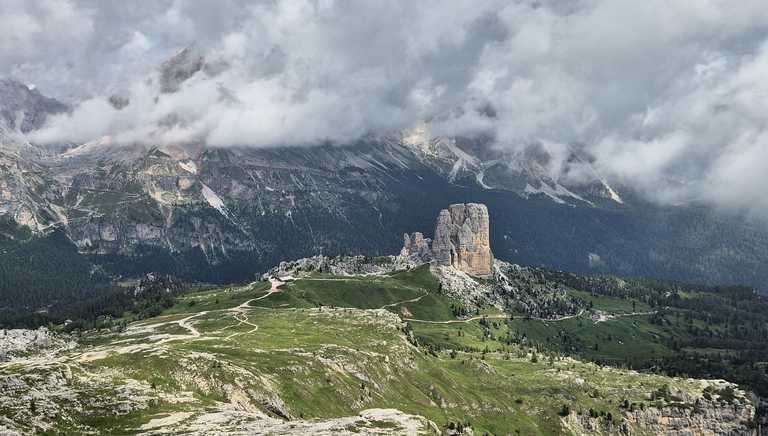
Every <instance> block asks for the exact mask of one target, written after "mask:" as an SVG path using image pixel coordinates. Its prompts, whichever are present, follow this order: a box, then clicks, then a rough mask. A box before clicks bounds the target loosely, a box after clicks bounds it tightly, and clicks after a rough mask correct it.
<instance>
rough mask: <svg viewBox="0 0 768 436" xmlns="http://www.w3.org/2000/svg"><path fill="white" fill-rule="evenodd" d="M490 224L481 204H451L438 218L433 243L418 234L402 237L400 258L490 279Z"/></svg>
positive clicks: (491, 265)
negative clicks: (447, 267) (430, 263)
mask: <svg viewBox="0 0 768 436" xmlns="http://www.w3.org/2000/svg"><path fill="white" fill-rule="evenodd" d="M489 222H490V219H489V215H488V208H487V207H486V206H485V205H484V204H477V203H467V204H464V203H459V204H452V205H450V206H448V209H443V210H441V211H440V214H439V215H438V216H437V223H436V224H435V237H434V239H433V240H431V241H430V240H429V239H427V238H424V235H422V234H421V233H419V232H416V233H413V234H411V235H405V236H404V238H403V239H404V243H403V249H402V250H401V251H400V257H402V258H405V259H410V260H414V261H422V262H429V261H431V262H433V263H434V264H436V265H442V266H451V267H454V268H456V269H457V270H459V271H462V272H464V273H467V274H470V275H472V276H476V277H491V276H492V275H493V254H492V253H491V244H490V230H489V228H490V227H489ZM430 243H431V245H430Z"/></svg>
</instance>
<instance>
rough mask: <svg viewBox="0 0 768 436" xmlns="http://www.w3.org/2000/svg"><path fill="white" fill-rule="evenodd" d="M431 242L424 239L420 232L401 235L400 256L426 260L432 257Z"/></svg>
mask: <svg viewBox="0 0 768 436" xmlns="http://www.w3.org/2000/svg"><path fill="white" fill-rule="evenodd" d="M430 242H431V240H430V239H429V238H425V237H424V235H423V234H422V233H421V232H415V233H411V234H410V235H408V234H405V235H403V249H402V250H400V256H401V257H405V258H410V259H414V260H428V259H429V258H430V257H431V255H432V249H431V248H430V246H429V244H430Z"/></svg>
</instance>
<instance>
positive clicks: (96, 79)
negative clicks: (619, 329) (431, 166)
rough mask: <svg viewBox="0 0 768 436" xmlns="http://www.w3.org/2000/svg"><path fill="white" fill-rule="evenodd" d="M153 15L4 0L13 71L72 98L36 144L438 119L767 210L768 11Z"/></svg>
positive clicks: (424, 5)
mask: <svg viewBox="0 0 768 436" xmlns="http://www.w3.org/2000/svg"><path fill="white" fill-rule="evenodd" d="M142 5H143V6H142V7H141V8H137V7H135V6H132V5H131V4H129V3H127V2H122V1H100V0H82V1H60V0H57V1H54V0H36V1H24V0H9V1H6V2H4V5H3V11H2V12H0V28H3V29H13V31H12V32H5V34H6V35H7V34H11V35H12V36H11V37H7V36H3V38H2V39H0V74H2V75H8V76H12V77H15V78H17V79H20V80H23V81H25V82H31V83H34V84H36V85H37V86H38V87H39V88H40V89H41V91H42V92H43V93H46V94H49V95H53V96H55V97H59V98H61V99H64V100H67V101H69V102H75V103H78V105H77V109H76V110H75V111H74V112H73V113H72V114H71V115H69V116H64V117H60V118H57V119H55V120H53V122H52V123H51V124H50V125H49V126H48V127H47V128H46V129H44V130H43V131H41V132H38V134H37V138H36V139H38V140H41V141H61V140H68V141H75V142H85V141H90V140H93V139H96V138H98V137H100V136H102V135H111V136H112V137H113V138H115V139H116V140H118V141H124V142H147V143H157V144H167V143H180V142H198V143H207V144H209V145H211V146H230V145H248V146H270V145H311V144H317V143H322V142H326V141H331V142H347V141H351V140H354V139H356V138H359V137H360V136H362V135H366V134H370V133H380V132H389V131H393V130H398V129H402V128H405V127H410V126H412V125H413V124H414V123H415V122H416V121H418V120H422V119H430V120H432V123H433V131H436V132H439V133H443V134H451V135H472V134H478V133H483V134H491V135H492V136H493V137H494V138H495V141H496V146H498V147H506V148H511V149H524V148H525V147H526V146H528V145H530V144H533V143H545V144H549V146H548V148H550V149H555V150H565V149H568V148H578V149H579V150H580V151H581V152H582V153H583V154H584V155H585V156H589V157H590V158H591V159H593V164H594V166H595V167H596V168H597V169H598V170H599V171H600V172H601V173H602V174H604V175H605V176H606V177H608V178H609V179H611V180H614V181H618V182H622V183H625V184H627V185H630V186H632V187H634V188H635V189H637V190H638V191H640V192H641V193H645V194H646V195H647V196H649V197H650V198H653V199H655V200H658V201H663V202H667V203H679V202H685V201H690V200H697V201H704V202H708V203H711V204H715V205H719V206H723V207H725V208H728V209H732V210H740V211H742V210H746V211H749V212H752V213H755V214H758V215H760V216H763V217H768V196H765V195H762V192H761V189H760V188H761V187H762V186H763V185H765V184H766V183H768V111H766V108H767V107H768V80H766V78H767V77H768V8H766V7H765V4H764V2H763V1H759V0H744V1H740V2H738V4H734V3H733V2H728V1H721V0H701V1H696V2H671V1H667V0H647V1H643V2H637V1H633V0H570V1H562V0H561V1H512V2H510V1H493V0H488V1H485V0H481V1H477V0H473V1H461V0H457V1H452V2H444V1H438V0H425V1H419V2H413V1H406V0H400V1H398V0H395V1H391V2H378V1H354V2H345V1H333V0H315V1H310V0H295V1H279V2H273V1H265V2H260V3H251V2H240V1H217V2H193V1H170V0H166V1H162V0H161V1H154V2H144V3H142ZM191 44H194V47H195V50H197V51H198V52H199V53H200V54H201V55H203V56H204V57H205V67H204V68H203V69H202V70H201V71H200V72H198V73H196V74H194V75H192V77H191V78H189V79H188V80H186V81H184V82H183V83H181V84H180V85H179V90H178V91H177V92H174V93H162V92H160V77H159V72H158V65H160V64H162V62H163V61H164V60H166V59H168V58H169V57H170V56H171V55H173V54H174V53H175V52H177V51H178V50H179V49H180V48H183V47H187V46H190V45H191ZM112 95H120V96H121V97H124V98H127V99H128V100H129V101H130V104H129V105H128V106H126V107H124V108H123V109H121V110H117V109H116V108H115V107H114V106H113V105H111V104H109V103H108V102H107V99H108V98H109V96H112Z"/></svg>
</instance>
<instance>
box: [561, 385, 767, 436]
mask: <svg viewBox="0 0 768 436" xmlns="http://www.w3.org/2000/svg"><path fill="white" fill-rule="evenodd" d="M703 383H705V384H708V385H709V386H711V387H719V388H720V389H721V390H720V391H718V390H717V389H715V390H710V392H724V391H726V390H727V391H729V392H731V396H732V397H733V398H728V397H722V396H720V395H717V394H714V395H709V396H708V397H705V396H702V395H700V394H699V393H691V392H683V391H675V392H674V394H675V395H677V396H679V398H678V400H679V401H676V402H671V403H670V402H664V403H663V404H659V403H660V402H658V401H657V404H656V405H655V406H650V407H641V408H635V407H632V410H624V411H623V412H622V414H621V417H614V418H613V419H607V418H606V417H604V416H590V415H589V414H586V413H576V412H573V411H572V412H571V413H570V414H569V415H568V416H566V417H563V418H562V423H563V425H564V427H566V428H567V429H568V430H570V431H571V432H572V433H574V434H577V435H645V434H654V435H666V436H699V435H700V436H710V435H711V436H714V435H731V436H753V435H757V434H758V433H757V431H756V429H755V428H754V425H753V419H754V416H755V407H754V405H753V404H752V403H751V402H750V400H749V399H748V398H747V397H746V394H745V392H744V391H741V390H739V389H738V388H737V387H736V385H734V384H731V383H728V382H725V381H723V380H706V381H703ZM706 391H707V390H706V389H705V392H706Z"/></svg>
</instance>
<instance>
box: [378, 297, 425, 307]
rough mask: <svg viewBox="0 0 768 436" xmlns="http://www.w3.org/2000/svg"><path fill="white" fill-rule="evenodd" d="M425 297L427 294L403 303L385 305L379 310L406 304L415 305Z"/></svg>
mask: <svg viewBox="0 0 768 436" xmlns="http://www.w3.org/2000/svg"><path fill="white" fill-rule="evenodd" d="M425 296H426V294H424V295H419V296H418V297H416V298H411V299H410V300H403V301H397V302H395V303H390V304H385V305H383V306H381V307H380V308H379V309H386V308H387V307H394V306H398V305H400V304H405V303H415V302H417V301H419V300H421V299H422V298H424V297H425Z"/></svg>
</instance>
